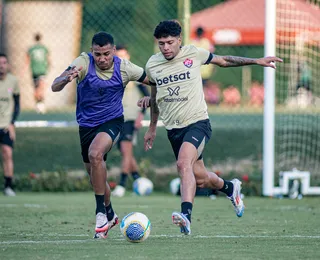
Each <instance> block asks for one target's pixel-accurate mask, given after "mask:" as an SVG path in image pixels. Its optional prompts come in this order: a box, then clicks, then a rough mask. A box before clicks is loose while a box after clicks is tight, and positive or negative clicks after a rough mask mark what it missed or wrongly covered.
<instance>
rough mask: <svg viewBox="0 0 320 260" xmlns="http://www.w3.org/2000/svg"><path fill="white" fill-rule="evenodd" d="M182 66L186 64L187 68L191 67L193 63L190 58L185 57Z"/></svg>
mask: <svg viewBox="0 0 320 260" xmlns="http://www.w3.org/2000/svg"><path fill="white" fill-rule="evenodd" d="M183 64H184V66H186V67H187V68H191V66H192V65H193V61H192V60H190V59H186V60H185V61H184V62H183Z"/></svg>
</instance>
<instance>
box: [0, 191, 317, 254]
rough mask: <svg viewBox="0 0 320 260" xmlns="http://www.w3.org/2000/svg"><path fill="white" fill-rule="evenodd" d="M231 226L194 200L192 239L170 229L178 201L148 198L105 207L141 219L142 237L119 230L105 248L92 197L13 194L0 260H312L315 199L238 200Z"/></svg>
mask: <svg viewBox="0 0 320 260" xmlns="http://www.w3.org/2000/svg"><path fill="white" fill-rule="evenodd" d="M245 204H246V210H245V214H244V216H243V218H240V219H238V218H237V217H236V216H235V213H234V212H233V208H232V205H231V203H230V202H229V201H228V200H227V199H226V198H223V197H218V199H216V200H210V199H209V198H206V197H197V198H196V201H195V205H194V212H193V222H192V235H191V236H184V235H181V234H180V233H179V230H178V228H177V227H176V226H174V225H172V224H171V213H172V211H174V210H179V207H180V199H179V198H178V197H173V196H171V195H169V194H163V193H161V194H160V193H156V194H153V195H152V196H150V197H138V196H133V195H131V194H129V193H128V194H127V195H126V196H125V197H124V198H121V199H120V198H115V199H113V206H114V208H115V210H116V212H117V214H118V215H119V216H120V218H122V217H123V216H125V215H126V214H127V213H129V212H132V211H140V212H143V213H144V214H146V215H147V216H148V217H149V219H150V221H151V223H152V230H151V235H150V237H149V238H148V239H147V240H146V241H145V242H143V243H140V244H132V243H129V242H127V241H125V240H124V238H122V236H121V234H120V229H119V227H118V226H117V227H115V228H114V229H112V230H111V231H110V233H109V237H108V239H106V240H99V241H95V240H93V239H92V236H93V228H94V223H95V222H94V221H95V216H94V209H95V201H94V196H93V194H92V193H66V194H61V193H60V194H58V193H51V194H50V193H19V194H18V196H17V197H13V198H8V197H3V196H1V197H0V212H1V213H0V216H1V218H0V219H1V224H0V226H1V230H0V256H1V257H0V258H1V259H5V260H9V259H25V260H26V259H117V260H119V259H237V260H239V259H320V250H319V248H320V227H319V223H320V222H319V215H320V208H319V199H318V198H303V199H302V200H286V199H282V200H278V199H269V198H253V197H250V198H248V199H247V198H246V199H245Z"/></svg>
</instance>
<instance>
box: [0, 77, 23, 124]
mask: <svg viewBox="0 0 320 260" xmlns="http://www.w3.org/2000/svg"><path fill="white" fill-rule="evenodd" d="M19 93H20V91H19V85H18V80H17V78H16V77H15V76H13V75H12V74H10V73H8V74H7V76H6V77H5V79H4V80H0V128H6V127H8V126H9V125H10V123H11V120H12V114H13V109H14V99H13V95H18V94H19Z"/></svg>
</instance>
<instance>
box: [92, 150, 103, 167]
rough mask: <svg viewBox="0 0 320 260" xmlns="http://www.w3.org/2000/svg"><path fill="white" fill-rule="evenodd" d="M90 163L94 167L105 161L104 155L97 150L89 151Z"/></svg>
mask: <svg viewBox="0 0 320 260" xmlns="http://www.w3.org/2000/svg"><path fill="white" fill-rule="evenodd" d="M89 161H90V163H91V164H93V165H94V164H98V163H101V162H102V161H103V153H102V152H100V151H98V150H95V149H92V150H89Z"/></svg>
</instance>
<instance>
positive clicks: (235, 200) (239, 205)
mask: <svg viewBox="0 0 320 260" xmlns="http://www.w3.org/2000/svg"><path fill="white" fill-rule="evenodd" d="M231 182H232V183H233V192H232V195H231V196H230V197H227V198H228V199H229V200H231V203H232V205H233V207H234V211H235V212H236V214H237V217H239V218H240V217H242V215H243V212H244V204H243V201H242V199H241V181H239V180H238V179H233V180H232V181H231Z"/></svg>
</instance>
